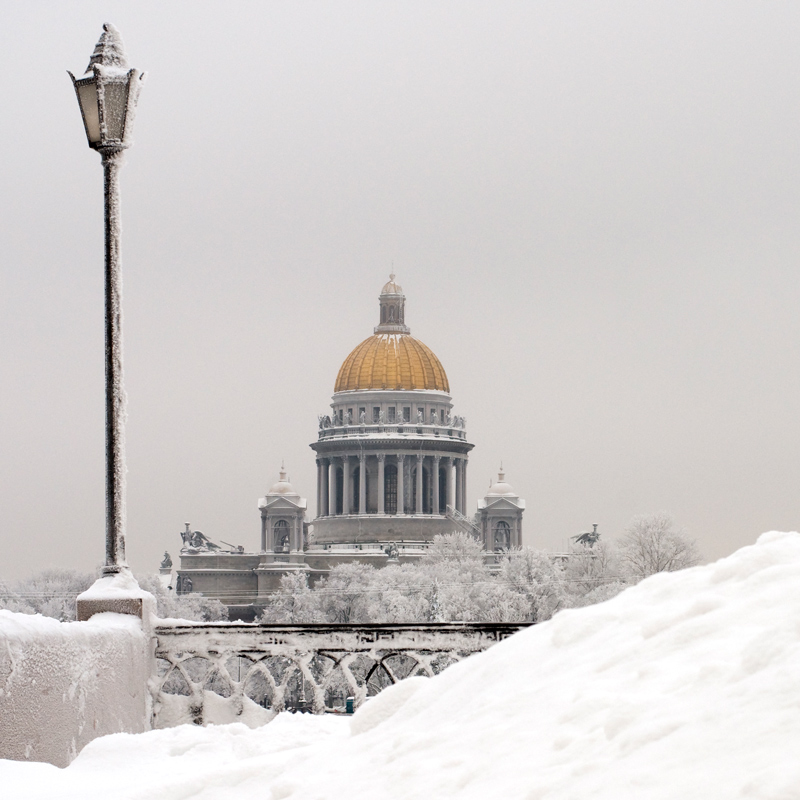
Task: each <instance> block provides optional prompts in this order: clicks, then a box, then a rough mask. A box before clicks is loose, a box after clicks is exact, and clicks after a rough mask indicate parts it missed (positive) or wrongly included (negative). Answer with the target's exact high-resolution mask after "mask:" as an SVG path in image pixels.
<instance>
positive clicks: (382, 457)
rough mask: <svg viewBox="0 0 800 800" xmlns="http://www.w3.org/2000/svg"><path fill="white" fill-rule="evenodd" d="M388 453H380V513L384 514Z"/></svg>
mask: <svg viewBox="0 0 800 800" xmlns="http://www.w3.org/2000/svg"><path fill="white" fill-rule="evenodd" d="M385 461H386V454H385V453H378V513H379V514H383V513H385V512H384V508H385V506H386V503H385V502H384V500H385V497H384V495H385V492H386V481H385V474H386V466H385Z"/></svg>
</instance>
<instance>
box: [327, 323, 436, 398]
mask: <svg viewBox="0 0 800 800" xmlns="http://www.w3.org/2000/svg"><path fill="white" fill-rule="evenodd" d="M359 389H428V390H433V391H440V392H448V393H449V392H450V384H449V382H448V380H447V375H446V374H445V371H444V367H443V366H442V365H441V362H440V361H439V359H438V358H436V356H435V355H434V354H433V351H431V349H430V348H429V347H427V346H426V345H424V344H422V342H420V341H419V340H417V339H415V338H414V337H413V336H409V335H408V334H400V333H377V334H375V335H374V336H370V337H369V339H365V340H364V341H363V342H361V344H360V345H358V346H357V347H356V348H355V349H354V350H353V352H352V353H350V355H349V356H347V358H346V359H345V360H344V364H342V367H341V369H340V370H339V374H338V375H337V376H336V387H335V388H334V392H349V391H357V390H359Z"/></svg>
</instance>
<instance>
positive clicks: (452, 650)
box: [151, 622, 527, 727]
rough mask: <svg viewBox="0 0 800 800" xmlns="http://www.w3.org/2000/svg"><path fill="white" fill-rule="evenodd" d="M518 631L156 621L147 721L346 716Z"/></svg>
mask: <svg viewBox="0 0 800 800" xmlns="http://www.w3.org/2000/svg"><path fill="white" fill-rule="evenodd" d="M525 627H527V625H526V624H505V623H459V622H455V623H429V624H411V625H266V624H256V625H253V624H225V623H222V624H221V623H186V622H176V623H161V624H159V625H158V626H157V627H156V628H155V636H156V640H157V647H156V660H157V666H158V674H157V678H156V679H155V680H154V681H153V682H152V684H151V686H152V691H153V715H154V719H153V725H154V727H168V726H171V725H176V724H180V723H182V722H195V723H197V724H202V723H204V722H220V723H221V722H230V721H233V720H236V719H241V720H243V721H245V722H249V723H251V724H257V723H259V722H262V721H264V720H265V719H268V718H269V717H271V716H272V715H273V714H274V713H275V712H278V711H282V710H284V709H294V710H304V711H312V712H314V713H318V714H321V713H323V712H325V711H326V710H331V711H333V710H341V711H344V709H345V706H346V701H347V698H348V697H352V698H354V704H355V706H356V707H357V706H358V705H360V704H361V703H362V702H363V701H364V700H365V699H366V698H367V697H370V696H371V695H374V694H377V693H378V692H380V691H381V689H384V688H385V687H387V686H390V685H391V684H393V683H396V682H397V681H399V680H402V679H403V678H408V677H411V676H412V675H428V676H432V675H435V674H437V673H439V672H441V671H442V670H443V669H445V668H446V667H447V666H449V665H450V664H453V663H455V662H456V661H460V660H461V659H462V658H465V657H466V656H469V655H471V654H473V653H476V652H479V651H481V650H485V649H487V648H488V647H491V645H493V644H495V643H497V642H499V641H501V640H502V639H505V638H506V637H508V636H511V635H512V634H513V633H516V632H517V631H519V630H521V629H522V628H525Z"/></svg>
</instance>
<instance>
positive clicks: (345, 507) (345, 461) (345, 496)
mask: <svg viewBox="0 0 800 800" xmlns="http://www.w3.org/2000/svg"><path fill="white" fill-rule="evenodd" d="M349 513H350V456H343V457H342V514H349Z"/></svg>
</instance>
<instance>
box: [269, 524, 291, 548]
mask: <svg viewBox="0 0 800 800" xmlns="http://www.w3.org/2000/svg"><path fill="white" fill-rule="evenodd" d="M272 531H273V534H274V537H273V542H274V550H275V552H276V553H288V552H289V523H288V522H287V521H286V520H285V519H279V520H278V521H277V522H276V523H275V525H274V526H273V528H272Z"/></svg>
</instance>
